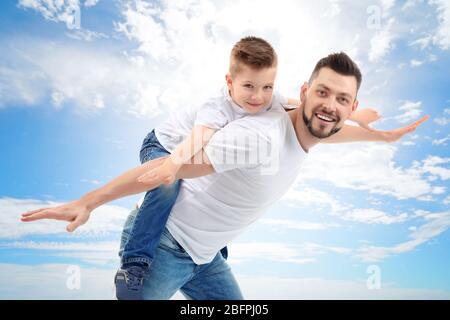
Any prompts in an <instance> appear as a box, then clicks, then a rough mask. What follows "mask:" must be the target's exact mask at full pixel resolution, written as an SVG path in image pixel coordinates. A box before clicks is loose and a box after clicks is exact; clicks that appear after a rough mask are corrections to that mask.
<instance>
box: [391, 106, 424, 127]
mask: <svg viewBox="0 0 450 320" xmlns="http://www.w3.org/2000/svg"><path fill="white" fill-rule="evenodd" d="M399 110H400V111H402V114H401V115H398V116H396V117H395V119H396V120H397V121H398V122H400V123H408V122H410V121H412V120H415V119H417V118H418V117H419V116H420V115H421V114H422V102H421V101H416V102H413V101H405V102H404V103H403V104H402V105H401V106H400V107H399Z"/></svg>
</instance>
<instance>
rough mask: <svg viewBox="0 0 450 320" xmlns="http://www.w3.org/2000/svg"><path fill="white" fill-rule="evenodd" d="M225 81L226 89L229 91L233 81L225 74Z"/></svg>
mask: <svg viewBox="0 0 450 320" xmlns="http://www.w3.org/2000/svg"><path fill="white" fill-rule="evenodd" d="M225 81H226V82H227V87H228V89H230V90H231V87H232V85H233V79H231V75H230V74H229V73H227V74H226V75H225Z"/></svg>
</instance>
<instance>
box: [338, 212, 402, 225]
mask: <svg viewBox="0 0 450 320" xmlns="http://www.w3.org/2000/svg"><path fill="white" fill-rule="evenodd" d="M342 218H343V219H344V220H349V221H355V222H360V223H367V224H393V223H401V222H404V221H406V219H407V218H408V215H407V214H406V213H401V214H398V215H388V214H386V213H385V212H382V211H380V210H376V209H354V210H353V211H351V212H348V213H346V214H344V215H343V217H342Z"/></svg>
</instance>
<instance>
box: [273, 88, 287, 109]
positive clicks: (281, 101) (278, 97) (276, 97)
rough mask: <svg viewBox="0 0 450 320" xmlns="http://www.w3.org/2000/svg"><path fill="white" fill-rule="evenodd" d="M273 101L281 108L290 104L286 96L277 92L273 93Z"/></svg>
mask: <svg viewBox="0 0 450 320" xmlns="http://www.w3.org/2000/svg"><path fill="white" fill-rule="evenodd" d="M272 101H274V102H275V103H276V104H278V105H279V106H281V107H283V106H285V105H287V104H288V98H287V97H286V96H284V95H282V94H281V93H279V92H278V91H275V92H274V93H273V98H272Z"/></svg>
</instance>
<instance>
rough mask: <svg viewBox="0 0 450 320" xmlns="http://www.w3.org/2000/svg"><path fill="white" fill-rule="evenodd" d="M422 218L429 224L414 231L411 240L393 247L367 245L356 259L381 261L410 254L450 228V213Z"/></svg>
mask: <svg viewBox="0 0 450 320" xmlns="http://www.w3.org/2000/svg"><path fill="white" fill-rule="evenodd" d="M420 216H421V217H422V218H424V219H425V221H427V222H426V223H425V224H423V225H422V226H420V227H419V228H414V229H412V232H411V234H410V237H411V238H412V239H411V240H409V241H406V242H402V243H399V244H397V245H394V246H391V247H380V246H368V245H365V246H363V247H361V248H359V249H358V250H357V252H358V253H357V254H356V257H358V258H359V259H361V260H362V261H364V262H377V261H381V260H384V259H386V258H388V257H390V256H392V255H398V254H401V253H405V252H410V251H412V250H414V249H416V248H417V247H418V246H419V245H421V244H423V243H426V242H428V241H430V240H431V239H433V238H435V237H437V236H439V235H440V234H442V233H443V232H445V231H447V229H448V228H450V212H443V213H432V214H430V213H422V214H421V215H420Z"/></svg>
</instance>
